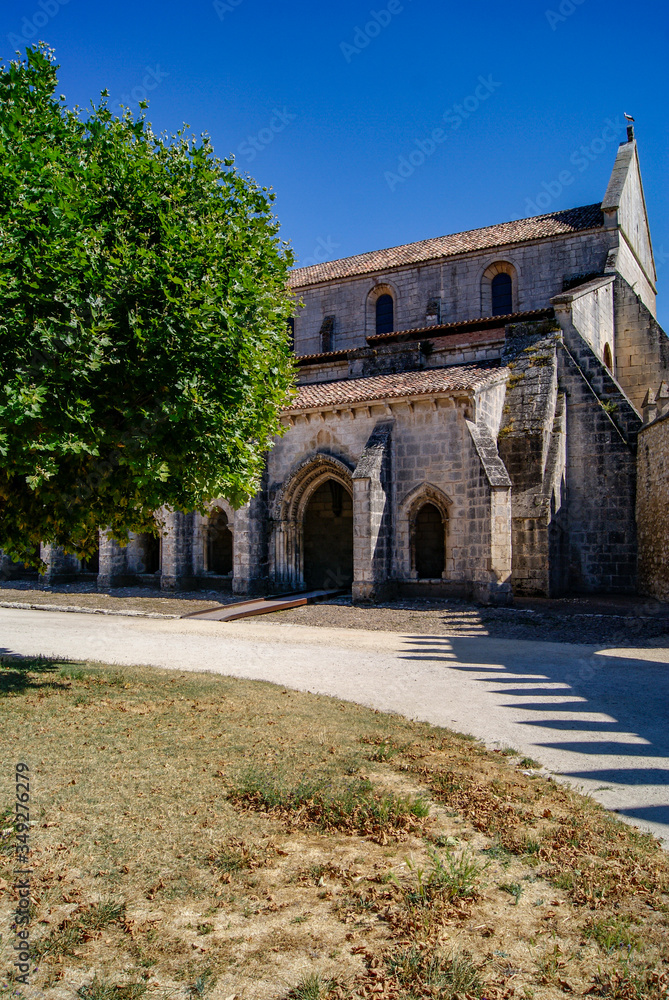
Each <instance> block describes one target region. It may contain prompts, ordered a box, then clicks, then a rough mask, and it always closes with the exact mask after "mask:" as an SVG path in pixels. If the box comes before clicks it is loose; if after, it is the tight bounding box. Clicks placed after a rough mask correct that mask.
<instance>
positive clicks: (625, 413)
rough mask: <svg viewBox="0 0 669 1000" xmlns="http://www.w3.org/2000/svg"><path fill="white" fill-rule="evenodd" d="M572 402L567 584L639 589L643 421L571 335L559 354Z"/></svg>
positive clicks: (593, 589) (598, 589)
mask: <svg viewBox="0 0 669 1000" xmlns="http://www.w3.org/2000/svg"><path fill="white" fill-rule="evenodd" d="M558 360H559V367H558V378H559V385H560V388H561V389H562V390H563V391H564V392H565V394H566V397H567V417H566V430H567V465H566V470H565V472H566V491H567V497H568V511H567V520H566V527H567V532H568V537H567V540H566V548H567V551H568V574H567V582H568V586H569V589H570V590H572V591H574V592H590V593H607V592H608V593H633V592H634V591H635V589H636V554H637V543H636V521H635V516H634V511H635V503H636V435H637V433H638V430H639V428H640V426H641V421H640V419H639V417H638V415H637V414H636V412H635V411H634V409H633V408H632V407H631V406H630V404H629V402H628V401H627V399H626V398H625V396H624V395H623V394H622V393H621V392H620V389H619V387H618V385H617V384H616V382H615V381H614V380H613V378H612V376H611V375H610V373H609V372H608V371H607V370H606V368H605V367H604V365H602V363H601V362H600V361H599V359H598V358H596V357H595V355H594V353H593V352H592V351H591V350H590V348H589V347H588V345H587V344H585V342H584V341H583V340H582V339H581V338H580V337H579V336H578V334H577V333H576V332H575V331H573V330H571V331H565V335H564V345H563V347H562V349H561V350H559V351H558Z"/></svg>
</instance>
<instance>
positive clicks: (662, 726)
mask: <svg viewBox="0 0 669 1000" xmlns="http://www.w3.org/2000/svg"><path fill="white" fill-rule="evenodd" d="M407 642H408V643H409V649H408V650H407V652H406V653H405V654H404V657H403V658H405V659H409V660H430V661H432V662H435V661H436V662H443V663H444V665H445V666H447V667H448V669H449V670H455V671H460V672H465V673H468V674H470V675H473V679H474V680H475V681H477V682H478V683H480V684H481V685H484V686H485V690H486V691H487V692H488V694H491V695H495V696H501V701H500V702H499V703H500V704H501V710H502V712H504V711H505V710H506V711H508V713H509V718H510V721H514V722H515V723H516V724H519V725H522V726H525V727H528V736H529V740H528V741H529V742H530V743H532V744H533V745H534V746H536V747H537V748H542V747H543V748H546V749H548V748H550V749H553V750H557V751H563V752H565V753H569V754H577V755H582V758H583V764H582V767H578V766H577V767H576V768H574V769H569V770H560V771H559V773H561V774H563V775H564V776H565V777H569V778H572V779H576V780H578V779H582V780H588V781H597V782H599V783H601V784H602V785H607V786H608V785H613V786H622V785H627V786H635V787H638V786H654V787H653V792H652V795H651V794H649V799H651V800H657V799H658V798H660V799H661V801H660V802H657V801H654V802H652V804H650V803H648V804H640V805H638V806H633V807H629V808H621V809H618V810H616V811H617V812H618V813H619V814H621V815H625V816H627V817H629V818H630V819H632V820H640V821H644V822H650V823H659V824H665V825H667V826H668V827H669V664H668V663H662V662H658V661H657V660H654V659H652V658H650V656H649V658H648V659H646V658H644V657H643V656H640V655H639V654H638V653H636V655H634V656H631V657H626V656H625V657H623V656H615V655H612V654H611V651H610V650H604V649H599V650H597V649H594V650H585V649H583V647H581V648H580V649H579V648H578V647H576V646H575V647H573V652H572V653H571V655H570V656H567V657H565V652H564V647H562V648H561V649H560V651H559V653H558V652H557V651H555V652H552V651H551V646H550V644H548V643H541V644H536V645H533V647H532V648H531V649H529V650H528V651H520V652H519V647H518V644H512V643H510V642H504V641H499V642H496V641H493V642H491V641H490V640H487V641H481V640H479V639H472V638H464V637H463V638H460V637H455V636H444V637H441V636H430V635H414V636H408V637H407ZM476 675H479V676H476ZM525 713H527V715H525ZM552 734H555V738H554V739H551V735H552ZM637 761H638V763H635V762H637ZM555 770H556V771H557V769H555ZM658 786H659V787H658ZM664 789H666V794H665V792H664ZM649 793H650V789H649Z"/></svg>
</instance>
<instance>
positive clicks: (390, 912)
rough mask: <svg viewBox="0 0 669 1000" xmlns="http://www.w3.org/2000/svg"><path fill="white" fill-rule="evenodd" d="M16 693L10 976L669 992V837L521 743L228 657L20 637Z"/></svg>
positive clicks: (3, 898) (165, 987) (2, 783)
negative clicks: (651, 833) (362, 702)
mask: <svg viewBox="0 0 669 1000" xmlns="http://www.w3.org/2000/svg"><path fill="white" fill-rule="evenodd" d="M0 695H1V698H0V714H1V717H2V726H1V733H0V758H1V759H2V761H3V767H2V774H1V775H0V793H1V795H2V798H1V799H0V812H2V824H1V829H2V835H1V838H0V851H1V853H0V866H1V867H0V935H1V940H0V947H1V949H2V953H1V955H0V958H1V961H2V968H1V970H0V971H1V972H2V980H1V981H0V992H2V993H4V994H5V995H6V996H10V995H12V994H13V993H16V992H18V993H21V992H23V993H25V994H27V995H35V988H37V990H39V992H40V993H41V994H42V995H43V996H45V997H47V998H48V1000H60V998H63V1000H65V998H68V1000H72V998H75V997H77V995H78V997H79V1000H139V998H140V997H142V996H144V997H146V1000H151V998H152V997H156V998H167V997H175V998H181V1000H201V998H207V1000H209V998H211V1000H231V998H237V1000H265V998H266V1000H269V998H282V1000H328V998H340V1000H344V998H347V1000H352V998H375V997H376V998H386V1000H389V998H393V1000H424V998H437V997H439V998H442V1000H444V998H445V1000H455V998H460V1000H465V998H478V1000H482V998H487V1000H500V998H506V997H518V998H536V1000H549V998H550V1000H554V998H558V997H564V996H566V995H570V996H592V997H609V998H613V1000H666V998H667V997H668V996H669V934H668V932H667V930H668V923H669V919H668V918H669V857H668V856H667V855H666V854H665V853H663V852H662V851H661V850H660V849H659V847H658V846H657V844H656V843H655V842H654V841H653V839H652V838H650V837H648V836H645V835H641V834H639V833H637V832H635V831H634V830H632V829H630V828H629V827H627V826H624V825H622V824H621V823H619V822H618V821H617V820H616V819H615V818H613V817H612V816H610V815H609V814H607V813H606V812H605V811H604V810H603V809H601V808H600V807H599V806H598V805H597V804H595V803H593V802H592V801H590V800H588V799H585V798H583V797H582V796H580V795H578V794H576V793H574V792H571V791H570V790H568V789H567V788H565V787H564V786H561V785H558V784H556V783H554V782H552V781H550V780H546V779H545V778H543V777H542V776H541V774H540V772H539V771H538V770H537V769H536V768H535V767H534V766H533V762H532V761H528V760H520V759H519V758H518V757H517V756H515V755H514V754H513V751H511V750H510V751H509V752H508V753H506V752H505V753H492V752H489V751H487V750H486V749H485V748H484V747H483V746H481V745H480V744H478V743H476V742H474V741H472V740H470V739H467V738H465V737H463V736H459V735H458V734H456V733H452V732H449V731H447V730H443V729H437V728H434V727H431V726H428V725H425V724H419V723H414V722H411V721H408V720H406V719H403V718H401V717H399V716H393V715H384V714H381V713H378V712H373V711H370V710H368V709H365V708H361V707H359V706H356V705H352V704H348V703H344V702H339V701H336V700H334V699H330V698H325V697H317V696H313V695H308V694H299V693H295V692H291V691H286V690H284V689H283V688H281V687H277V686H273V685H271V684H263V683H251V682H244V681H238V680H232V679H228V678H225V677H220V676H216V675H209V674H201V675H197V674H192V673H188V674H178V673H174V672H170V671H163V670H157V669H150V668H142V667H137V668H123V670H122V671H120V670H119V669H118V668H114V667H108V666H105V665H100V664H75V663H52V662H47V661H35V660H32V661H30V660H19V659H8V658H5V659H4V660H0ZM20 760H26V761H28V763H29V764H30V766H31V790H32V805H31V810H32V811H31V817H32V819H33V820H34V821H36V822H35V823H34V825H33V826H32V828H31V832H30V841H31V847H32V854H31V863H32V866H33V869H34V874H33V901H34V907H33V921H32V928H31V935H32V938H31V939H32V946H33V950H34V956H35V964H36V965H37V971H36V972H35V973H34V975H33V976H32V981H31V987H30V989H28V990H26V989H25V988H23V987H20V986H19V985H18V984H16V983H15V982H13V981H12V973H11V969H12V965H11V963H12V961H13V959H12V943H13V933H12V928H11V922H12V913H13V911H14V909H15V907H16V901H17V898H18V897H17V895H16V893H15V892H14V891H13V889H12V883H13V878H14V876H13V875H12V868H13V865H14V860H15V844H16V840H15V837H16V831H15V830H14V827H13V823H12V819H11V817H12V816H13V795H14V771H13V766H14V764H15V762H17V761H20Z"/></svg>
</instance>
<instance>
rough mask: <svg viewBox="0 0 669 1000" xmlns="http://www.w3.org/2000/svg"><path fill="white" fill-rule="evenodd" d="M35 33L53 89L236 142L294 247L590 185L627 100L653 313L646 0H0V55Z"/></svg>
mask: <svg viewBox="0 0 669 1000" xmlns="http://www.w3.org/2000/svg"><path fill="white" fill-rule="evenodd" d="M37 38H39V39H44V40H46V41H47V42H49V44H51V45H52V46H53V47H54V48H55V49H56V56H57V60H58V62H59V63H60V65H61V70H60V79H61V90H62V92H63V93H64V94H65V95H66V97H67V100H68V104H70V105H74V104H82V105H83V104H87V103H88V101H89V100H90V99H91V98H94V97H96V96H97V95H98V94H99V92H100V90H102V89H103V88H105V87H106V88H107V89H108V90H109V92H110V95H111V100H112V101H124V103H129V104H130V105H131V106H132V107H134V108H136V107H137V102H138V101H139V100H140V99H141V98H142V97H144V96H146V97H148V99H149V101H150V107H149V113H148V117H149V119H150V120H151V121H152V123H153V125H154V127H155V128H156V130H158V131H162V130H167V131H169V132H173V131H175V130H176V129H177V128H178V127H179V126H180V125H181V124H182V123H183V122H187V123H188V124H189V125H190V126H191V128H192V129H193V131H194V132H195V133H200V132H202V131H207V132H209V133H210V134H211V136H212V138H213V141H214V145H215V148H216V151H217V152H218V153H219V154H220V155H227V154H229V153H234V154H235V155H236V158H237V163H238V166H239V167H240V168H241V169H243V170H245V171H248V172H249V173H250V174H251V175H252V176H254V177H255V178H256V179H257V180H258V181H259V182H260V183H262V184H264V185H267V186H271V187H273V188H274V189H275V190H276V192H277V201H276V212H277V215H278V216H279V218H280V219H281V222H282V234H283V237H284V238H285V239H287V240H289V241H290V242H291V244H292V245H293V247H294V249H295V252H296V254H297V256H298V261H299V262H301V263H305V262H306V263H313V262H314V260H316V259H332V258H334V257H343V256H348V255H350V254H354V253H359V252H362V251H365V250H372V249H377V248H381V247H387V246H394V245H397V244H401V243H408V242H412V241H414V240H420V239H425V238H428V237H431V236H440V235H443V234H445V233H451V232H457V231H459V230H464V229H473V228H476V227H479V226H486V225H491V224H493V223H496V222H504V221H506V220H508V219H513V218H520V217H523V216H526V215H532V214H537V212H542V211H553V210H557V209H561V208H569V207H572V206H576V205H587V204H590V203H594V202H600V201H601V200H602V198H603V196H604V191H605V189H606V184H607V181H608V177H609V174H610V171H611V167H612V165H613V161H614V158H615V153H616V149H617V145H618V143H619V142H620V141H622V140H623V139H624V137H625V134H624V129H623V127H622V114H623V112H624V111H627V112H630V113H631V114H633V115H634V116H635V118H636V135H637V140H638V144H639V152H640V157H641V167H642V172H643V178H644V185H645V192H646V201H647V204H648V210H649V215H650V223H651V233H652V236H653V243H654V248H655V255H656V262H657V265H658V287H659V298H658V317H659V319H660V321H661V322H662V323H663V326H664V327H665V329H669V184H668V183H667V177H668V176H669V101H668V97H669V84H668V77H667V69H666V65H667V59H666V56H667V51H668V50H669V13H668V12H667V5H666V3H665V2H662V0H657V2H640V3H637V4H635V5H633V6H632V5H629V4H628V3H623V2H622V0H581V2H576V0H538V2H530V0H517V2H516V3H514V4H501V3H499V2H494V3H493V2H490V0H477V2H470V3H465V4H457V5H456V4H448V3H443V2H438V0H390V2H387V0H386V2H379V3H375V4H370V3H369V0H339V2H338V3H336V4H322V5H315V4H312V3H292V4H290V3H269V2H267V0H216V3H212V0H191V2H190V3H186V2H184V0H179V2H169V0H163V2H161V3H158V2H157V0H144V2H143V3H141V4H137V3H136V2H135V3H131V2H129V0H116V2H111V3H110V2H107V3H103V4H99V3H93V2H92V0H67V2H65V3H63V2H62V0H4V2H3V4H2V10H1V11H0V45H1V46H2V55H3V57H4V58H5V59H7V58H10V57H11V56H12V54H13V50H14V48H16V47H18V46H19V45H23V46H25V44H26V43H27V42H28V41H31V40H32V41H34V40H36V39H37ZM456 106H459V108H460V110H459V111H458V109H457V107H456ZM435 130H441V131H437V132H436V139H437V141H435ZM565 172H568V174H569V176H570V178H571V179H570V181H569V182H568V183H567V184H562V183H561V181H560V175H562V177H563V179H564V177H565Z"/></svg>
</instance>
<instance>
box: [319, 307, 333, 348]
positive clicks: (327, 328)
mask: <svg viewBox="0 0 669 1000" xmlns="http://www.w3.org/2000/svg"><path fill="white" fill-rule="evenodd" d="M334 333H335V317H334V316H326V317H325V319H324V320H323V322H322V324H321V351H322V352H323V354H327V353H328V351H334Z"/></svg>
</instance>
